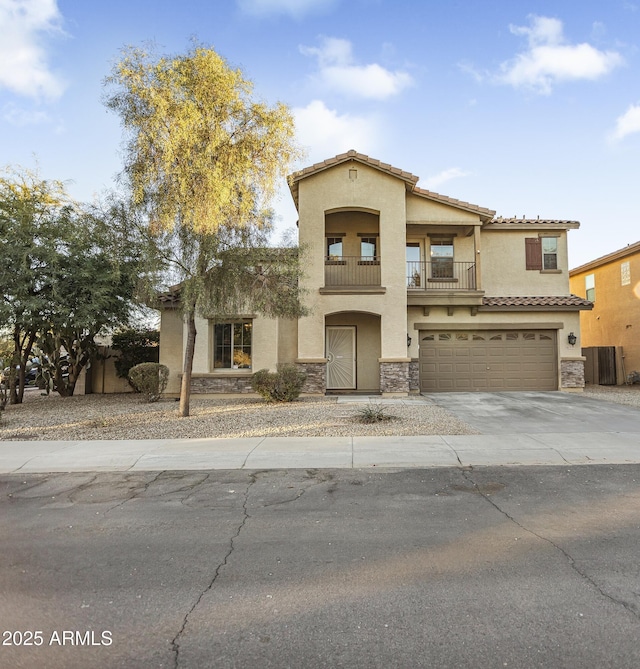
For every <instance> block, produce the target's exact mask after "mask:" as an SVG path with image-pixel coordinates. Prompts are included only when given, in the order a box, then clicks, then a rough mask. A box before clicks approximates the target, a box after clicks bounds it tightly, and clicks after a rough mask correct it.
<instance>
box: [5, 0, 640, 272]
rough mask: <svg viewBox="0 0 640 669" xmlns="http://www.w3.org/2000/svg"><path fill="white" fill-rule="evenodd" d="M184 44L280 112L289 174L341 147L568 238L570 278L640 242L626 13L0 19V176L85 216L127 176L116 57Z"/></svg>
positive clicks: (20, 10) (354, 8)
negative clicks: (14, 177)
mask: <svg viewBox="0 0 640 669" xmlns="http://www.w3.org/2000/svg"><path fill="white" fill-rule="evenodd" d="M193 37H195V38H197V40H198V41H199V42H201V43H203V44H206V45H208V46H211V47H213V48H214V49H216V50H217V51H218V52H219V53H220V54H221V55H223V56H224V57H225V58H226V59H227V60H228V61H229V62H230V64H232V65H233V66H238V67H241V68H242V69H243V70H244V72H245V74H246V76H247V77H248V78H250V79H251V80H253V82H254V84H255V92H256V95H257V96H259V97H260V98H263V99H265V100H266V101H268V102H271V103H273V102H276V101H282V102H285V103H286V104H288V105H289V106H290V107H291V108H292V110H293V111H294V113H295V116H296V120H297V127H298V137H299V141H300V143H301V144H302V145H303V146H304V147H305V148H306V150H307V156H306V159H305V160H304V161H303V162H302V164H301V165H298V166H296V167H302V166H303V165H308V164H311V163H313V162H316V161H319V160H323V159H324V158H328V157H331V156H334V155H336V154H338V153H341V152H343V151H346V150H348V149H352V148H353V149H356V150H357V151H360V152H362V153H367V154H369V155H370V156H372V157H374V158H377V159H379V160H382V161H384V162H388V163H391V164H392V165H394V166H396V167H399V168H402V169H404V170H407V171H409V172H412V173H413V174H416V175H418V176H419V177H420V182H419V184H418V185H419V186H421V187H423V188H428V189H431V190H434V191H436V192H439V193H442V194H443V195H448V196H450V197H455V198H459V199H461V200H466V201H468V202H472V203H474V204H477V205H480V206H483V207H488V208H490V209H494V210H496V212H497V215H499V216H500V215H502V216H507V217H510V216H518V217H521V216H527V217H529V218H533V217H536V216H538V215H539V216H540V217H541V218H557V219H571V220H578V221H580V222H581V224H582V225H581V228H580V230H578V231H572V232H571V233H570V237H569V244H570V246H569V261H570V265H571V266H577V265H580V264H582V263H584V262H587V261H589V260H591V259H593V258H596V257H599V256H601V255H604V254H605V253H609V252H611V251H614V250H616V249H619V248H622V247H623V246H626V245H627V244H629V243H632V242H636V241H638V240H639V239H640V225H639V221H640V213H639V200H640V186H639V184H638V174H639V169H638V168H639V167H640V76H639V75H640V51H639V47H640V0H598V1H596V0H582V2H580V3H573V2H557V0H556V1H553V2H552V1H544V0H541V1H534V0H531V1H523V0H491V2H478V1H477V0H448V1H446V2H445V1H443V0H413V1H409V0H180V2H178V1H177V0H173V1H171V2H169V1H168V0H109V2H93V1H91V0H57V1H56V0H0V165H6V164H11V165H21V166H23V167H29V168H33V167H35V166H36V164H37V165H38V166H39V169H40V173H41V175H42V176H43V177H46V178H52V179H60V180H64V181H69V182H70V183H69V191H70V192H71V194H72V195H73V196H74V197H76V198H77V199H80V200H85V201H89V200H91V199H92V198H93V197H94V195H95V194H98V193H100V192H102V191H104V190H105V189H107V188H109V187H110V186H111V185H112V184H113V178H114V176H115V174H116V173H117V172H118V171H119V170H120V169H121V155H120V147H121V138H122V135H121V130H120V127H119V121H118V118H117V117H116V116H115V115H113V114H112V113H110V112H108V111H107V110H106V108H105V107H104V105H103V104H102V102H101V96H102V94H103V88H102V81H103V79H104V77H105V76H107V74H108V73H109V71H110V69H111V65H112V63H113V62H114V61H115V60H116V59H117V58H118V55H119V52H120V49H121V48H122V47H123V46H124V45H131V44H132V45H142V44H143V43H144V42H147V41H154V42H155V43H156V44H157V45H158V47H159V49H160V51H162V52H165V53H179V52H184V51H185V50H187V49H188V48H189V46H190V40H191V38H193ZM275 205H276V210H277V212H278V216H279V223H278V229H279V230H284V229H291V228H293V227H294V226H295V222H296V213H295V209H294V207H293V205H292V203H291V202H290V201H289V198H288V197H287V195H286V192H285V189H284V188H283V195H282V197H281V198H280V199H279V200H278V201H277V202H276V203H275Z"/></svg>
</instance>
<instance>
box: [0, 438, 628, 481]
mask: <svg viewBox="0 0 640 669" xmlns="http://www.w3.org/2000/svg"><path fill="white" fill-rule="evenodd" d="M626 463H640V432H570V433H566V432H562V433H560V432H558V433H537V434H526V433H519V434H494V435H491V434H476V435H448V436H423V437H306V438H304V437H300V438H298V437H281V438H276V437H255V438H249V439H213V438H212V439H148V440H131V441H127V440H122V441H107V440H104V441H5V442H1V443H0V473H3V474H7V473H21V472H30V473H34V472H41V473H47V472H86V471H164V470H198V469H296V468H302V469H308V468H342V469H344V468H347V469H349V468H356V469H359V468H384V467H391V468H404V467H461V466H462V467H471V466H473V467H478V466H489V465H582V464H626Z"/></svg>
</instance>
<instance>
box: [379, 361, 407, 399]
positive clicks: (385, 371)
mask: <svg viewBox="0 0 640 669" xmlns="http://www.w3.org/2000/svg"><path fill="white" fill-rule="evenodd" d="M409 365H410V362H409V361H406V362H381V363H380V392H381V393H382V394H386V393H393V394H402V395H407V394H408V393H409Z"/></svg>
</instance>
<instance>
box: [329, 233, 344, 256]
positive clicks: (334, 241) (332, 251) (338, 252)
mask: <svg viewBox="0 0 640 669" xmlns="http://www.w3.org/2000/svg"><path fill="white" fill-rule="evenodd" d="M342 255H343V254H342V237H327V260H341V259H342Z"/></svg>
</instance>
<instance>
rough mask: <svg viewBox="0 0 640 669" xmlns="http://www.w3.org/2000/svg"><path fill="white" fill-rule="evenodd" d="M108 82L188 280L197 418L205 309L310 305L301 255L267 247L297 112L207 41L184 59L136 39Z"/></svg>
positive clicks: (131, 154)
mask: <svg viewBox="0 0 640 669" xmlns="http://www.w3.org/2000/svg"><path fill="white" fill-rule="evenodd" d="M106 85H107V87H108V93H107V95H106V97H105V103H106V105H107V107H109V108H110V109H112V110H114V111H115V112H117V113H118V114H119V116H120V118H121V122H122V125H123V127H124V130H125V136H126V149H125V156H126V158H125V168H124V171H123V177H124V181H125V183H126V184H127V186H128V187H129V189H130V192H131V195H132V201H133V203H134V206H135V207H137V208H138V210H142V211H143V212H144V217H145V219H146V221H147V223H148V228H147V232H148V234H149V236H150V237H152V238H154V240H155V242H156V243H157V244H156V248H157V250H158V253H159V254H160V257H161V258H162V259H163V260H164V262H165V266H166V267H171V268H172V269H173V272H174V274H173V275H174V276H175V277H176V279H177V281H178V283H179V286H180V287H179V304H180V306H181V308H182V312H183V316H184V320H185V322H186V325H187V341H186V347H185V357H184V366H183V375H182V386H181V393H180V415H181V416H188V415H189V398H190V388H191V371H192V366H193V355H194V350H195V341H196V335H197V333H196V321H195V317H196V314H197V313H199V314H201V315H204V316H206V317H209V318H215V317H216V316H218V317H220V316H222V315H223V314H230V313H240V312H241V310H242V308H245V309H246V308H251V309H253V310H256V311H259V312H261V313H264V314H266V315H269V316H277V315H282V316H290V317H295V316H297V315H299V314H300V313H302V312H303V308H302V306H301V304H300V301H299V299H298V292H297V276H298V273H299V263H300V260H299V255H298V253H297V252H296V251H295V250H293V249H288V250H286V251H282V250H280V251H279V250H276V249H269V248H268V247H267V244H266V235H267V233H268V231H269V223H270V211H269V210H268V208H267V206H268V204H269V201H270V199H271V197H272V196H273V195H274V193H275V189H276V184H277V182H278V180H279V179H281V178H284V176H285V175H286V173H287V171H288V169H289V166H290V164H291V162H292V160H293V159H294V158H296V157H297V155H298V153H297V148H296V145H295V142H294V124H293V118H292V115H291V113H290V111H289V110H288V108H287V107H286V106H285V105H283V104H276V105H274V106H272V107H271V106H268V105H267V104H265V103H263V102H260V101H256V100H255V99H254V98H253V97H252V84H251V82H250V81H248V80H247V79H246V78H245V77H244V75H243V73H242V71H241V70H239V69H234V68H232V67H230V66H229V64H228V63H227V62H226V61H225V60H224V59H223V58H222V57H221V56H219V55H218V54H217V53H216V52H215V51H214V50H213V49H210V48H205V47H203V46H199V45H195V46H193V47H192V48H191V49H190V50H189V51H188V52H187V53H186V54H184V55H178V56H158V55H156V54H153V53H148V52H146V51H144V50H142V49H139V48H133V47H130V48H127V49H125V50H124V52H123V54H122V58H121V60H120V61H119V62H118V63H117V64H116V65H115V66H114V69H113V71H112V74H111V76H109V77H108V78H107V79H106Z"/></svg>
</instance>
